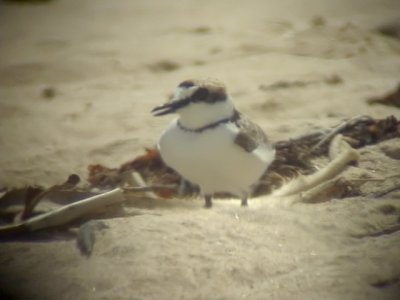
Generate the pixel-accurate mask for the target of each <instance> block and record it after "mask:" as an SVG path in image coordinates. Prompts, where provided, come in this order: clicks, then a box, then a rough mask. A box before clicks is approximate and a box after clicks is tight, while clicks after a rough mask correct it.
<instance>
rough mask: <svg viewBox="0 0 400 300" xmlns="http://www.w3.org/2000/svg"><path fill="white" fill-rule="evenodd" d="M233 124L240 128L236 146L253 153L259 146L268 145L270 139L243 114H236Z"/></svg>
mask: <svg viewBox="0 0 400 300" xmlns="http://www.w3.org/2000/svg"><path fill="white" fill-rule="evenodd" d="M236 116H237V117H236V118H235V119H234V120H233V122H234V123H235V124H236V125H237V126H238V127H239V133H238V135H237V136H236V137H235V140H234V142H235V144H236V145H238V146H239V147H241V148H242V149H243V150H245V151H247V152H253V151H254V150H255V149H256V148H257V147H258V146H259V145H261V144H268V138H267V136H266V135H265V133H264V131H263V130H262V129H261V128H260V127H259V126H258V125H257V124H255V123H253V122H251V121H250V120H249V119H248V118H246V117H245V116H243V115H242V114H241V113H239V112H236Z"/></svg>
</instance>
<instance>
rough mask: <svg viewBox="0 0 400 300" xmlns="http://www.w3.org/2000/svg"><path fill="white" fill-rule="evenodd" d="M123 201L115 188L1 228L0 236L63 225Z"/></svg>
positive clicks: (120, 193) (121, 194)
mask: <svg viewBox="0 0 400 300" xmlns="http://www.w3.org/2000/svg"><path fill="white" fill-rule="evenodd" d="M123 201H124V197H123V191H122V190H121V189H120V188H116V189H114V190H111V191H109V192H106V193H103V194H100V195H96V196H93V197H90V198H87V199H84V200H81V201H77V202H74V203H72V204H69V205H66V206H63V207H61V208H58V209H55V210H53V211H50V212H48V213H44V214H42V215H39V216H37V217H33V218H31V219H28V220H25V221H22V222H21V223H18V224H12V225H6V226H1V227H0V235H6V234H12V233H21V232H30V231H36V230H41V229H45V228H51V227H57V226H61V225H65V224H68V223H70V222H71V221H74V220H77V219H79V218H81V217H83V216H87V215H91V214H93V213H94V212H98V211H99V210H102V209H104V208H105V207H107V206H109V205H112V204H117V203H121V202H123Z"/></svg>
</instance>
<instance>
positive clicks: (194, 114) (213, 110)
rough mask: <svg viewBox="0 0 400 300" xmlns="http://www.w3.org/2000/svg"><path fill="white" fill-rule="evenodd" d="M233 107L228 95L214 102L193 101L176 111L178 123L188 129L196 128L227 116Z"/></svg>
mask: <svg viewBox="0 0 400 300" xmlns="http://www.w3.org/2000/svg"><path fill="white" fill-rule="evenodd" d="M234 110H235V107H234V105H233V103H232V101H231V100H230V98H229V97H228V98H227V99H225V100H224V101H218V102H215V103H204V102H193V103H190V104H189V105H188V106H186V107H184V108H181V109H180V110H179V111H177V113H178V115H179V118H178V119H179V123H180V124H181V125H182V126H183V127H185V128H188V129H197V128H201V127H203V126H206V125H208V124H211V123H214V122H217V121H219V120H223V119H225V118H229V117H231V116H232V114H233V112H234Z"/></svg>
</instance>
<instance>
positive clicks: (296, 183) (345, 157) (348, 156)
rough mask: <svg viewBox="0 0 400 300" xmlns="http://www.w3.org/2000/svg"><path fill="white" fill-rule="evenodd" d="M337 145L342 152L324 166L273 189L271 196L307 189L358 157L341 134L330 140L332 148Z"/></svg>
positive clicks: (340, 170)
mask: <svg viewBox="0 0 400 300" xmlns="http://www.w3.org/2000/svg"><path fill="white" fill-rule="evenodd" d="M339 145H340V146H341V148H342V149H344V151H343V150H342V151H343V152H342V153H340V154H338V156H337V157H336V158H334V159H333V160H332V161H331V162H330V163H329V164H328V165H327V166H326V167H325V168H323V169H321V170H319V171H318V172H316V173H315V174H312V175H309V176H299V177H298V178H296V179H294V180H293V181H291V182H290V183H289V184H287V185H285V186H283V187H282V188H280V189H279V190H277V191H275V192H274V193H273V196H290V195H293V194H296V193H300V192H303V191H307V190H309V189H311V188H313V187H315V186H317V185H319V184H321V183H322V182H324V181H327V180H330V179H332V178H333V177H335V176H336V175H338V174H339V173H340V172H342V171H343V169H344V168H345V167H346V165H347V164H348V163H349V162H351V161H355V160H357V159H358V152H357V151H356V150H355V149H353V148H351V147H350V146H349V145H348V144H347V143H346V142H345V141H343V137H342V136H341V135H337V136H336V137H335V138H334V139H333V140H332V142H331V147H332V148H336V147H339ZM337 150H338V149H335V150H334V151H330V153H332V152H336V151H337Z"/></svg>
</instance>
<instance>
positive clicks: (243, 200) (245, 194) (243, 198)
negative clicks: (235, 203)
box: [241, 193, 249, 207]
mask: <svg viewBox="0 0 400 300" xmlns="http://www.w3.org/2000/svg"><path fill="white" fill-rule="evenodd" d="M248 197H249V195H248V193H243V195H242V204H241V205H242V207H245V206H248V205H247V198H248Z"/></svg>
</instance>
